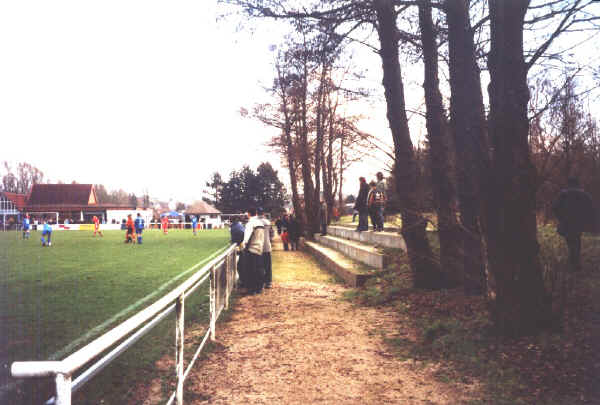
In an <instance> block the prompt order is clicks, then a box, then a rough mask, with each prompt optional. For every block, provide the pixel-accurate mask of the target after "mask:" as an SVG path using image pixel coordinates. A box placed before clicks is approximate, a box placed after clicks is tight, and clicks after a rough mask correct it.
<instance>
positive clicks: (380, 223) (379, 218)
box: [375, 206, 384, 231]
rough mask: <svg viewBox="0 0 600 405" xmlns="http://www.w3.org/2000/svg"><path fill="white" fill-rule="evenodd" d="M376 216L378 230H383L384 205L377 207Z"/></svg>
mask: <svg viewBox="0 0 600 405" xmlns="http://www.w3.org/2000/svg"><path fill="white" fill-rule="evenodd" d="M375 218H376V219H377V230H379V231H383V221H384V217H383V206H380V207H377V208H376V209H375Z"/></svg>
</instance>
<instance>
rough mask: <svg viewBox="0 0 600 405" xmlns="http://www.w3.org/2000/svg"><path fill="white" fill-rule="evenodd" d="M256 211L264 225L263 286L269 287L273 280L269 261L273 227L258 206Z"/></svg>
mask: <svg viewBox="0 0 600 405" xmlns="http://www.w3.org/2000/svg"><path fill="white" fill-rule="evenodd" d="M258 212H259V213H260V219H261V220H262V222H263V225H264V227H265V230H264V234H265V243H264V248H263V263H264V264H263V266H264V269H265V277H264V288H271V283H272V282H273V267H272V262H271V240H272V239H273V236H274V234H275V232H274V231H273V227H272V226H271V221H269V219H268V218H265V216H264V215H263V211H262V209H260V208H259V210H258Z"/></svg>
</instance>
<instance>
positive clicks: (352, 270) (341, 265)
mask: <svg viewBox="0 0 600 405" xmlns="http://www.w3.org/2000/svg"><path fill="white" fill-rule="evenodd" d="M300 246H301V248H302V250H304V251H306V252H308V253H310V254H311V255H313V256H314V257H316V258H317V260H318V261H320V262H321V263H323V264H324V265H325V267H327V268H328V269H329V270H331V271H333V272H334V273H336V274H337V275H338V276H339V277H340V278H342V279H343V280H344V281H345V282H346V283H347V284H348V285H350V286H351V287H360V286H361V285H363V284H364V283H365V281H367V280H368V279H369V278H370V277H372V274H369V271H372V270H373V269H370V268H368V267H367V266H365V265H364V264H362V263H359V262H357V261H355V260H352V259H350V258H349V257H347V256H345V255H343V254H342V253H340V252H338V251H336V250H334V249H332V248H329V247H327V246H323V245H320V244H318V243H315V242H311V241H307V240H304V238H302V239H301V242H300Z"/></svg>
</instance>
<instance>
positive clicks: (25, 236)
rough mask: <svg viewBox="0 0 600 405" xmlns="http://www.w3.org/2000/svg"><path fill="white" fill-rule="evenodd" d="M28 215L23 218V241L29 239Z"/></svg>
mask: <svg viewBox="0 0 600 405" xmlns="http://www.w3.org/2000/svg"><path fill="white" fill-rule="evenodd" d="M29 225H30V223H29V215H25V218H23V239H29V235H30V233H29Z"/></svg>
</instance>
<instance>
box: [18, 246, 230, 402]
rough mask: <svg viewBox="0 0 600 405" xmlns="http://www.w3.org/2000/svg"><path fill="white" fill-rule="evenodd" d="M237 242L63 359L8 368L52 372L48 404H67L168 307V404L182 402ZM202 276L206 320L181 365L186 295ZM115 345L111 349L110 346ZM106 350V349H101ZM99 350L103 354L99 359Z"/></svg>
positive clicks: (225, 290)
mask: <svg viewBox="0 0 600 405" xmlns="http://www.w3.org/2000/svg"><path fill="white" fill-rule="evenodd" d="M235 247H236V245H235V244H233V245H231V246H229V247H228V248H227V249H226V250H225V251H224V252H223V253H221V254H220V255H219V256H217V257H216V258H215V259H213V260H212V261H210V262H209V263H207V264H206V265H204V266H203V267H202V268H201V269H200V270H198V271H197V272H196V273H194V274H193V275H192V276H191V277H190V278H188V279H187V280H186V281H184V282H183V283H182V284H180V285H179V286H178V287H177V288H175V289H174V290H172V291H171V292H170V293H168V294H167V295H165V296H164V297H162V298H161V299H159V300H158V301H156V302H155V303H154V304H152V305H150V306H148V307H146V308H145V309H143V310H141V311H140V312H138V313H137V314H135V315H134V316H132V317H131V318H129V319H127V320H126V321H124V322H122V323H121V324H119V325H118V326H116V327H114V328H113V329H111V330H109V331H108V332H106V333H105V334H103V335H102V336H100V337H98V338H97V339H95V340H94V341H92V342H91V343H89V344H88V345H86V346H85V347H83V348H81V349H79V350H77V351H76V352H75V353H73V354H71V355H70V356H68V357H67V358H65V359H64V360H62V361H16V362H14V363H12V365H11V373H12V376H13V377H16V378H35V377H54V380H55V383H56V396H55V397H52V398H50V399H49V400H48V401H47V402H46V404H56V405H70V404H71V396H72V394H73V393H74V392H76V391H77V390H78V389H80V388H81V387H82V386H83V385H84V384H85V383H86V382H87V381H89V380H90V379H91V378H92V377H94V376H95V375H96V374H98V373H99V372H100V371H101V370H102V369H104V368H105V367H106V366H108V365H109V364H110V363H111V362H112V361H113V360H114V359H116V358H117V357H118V356H119V355H120V354H121V353H123V352H124V351H125V350H127V349H128V348H129V347H130V346H132V345H133V344H134V343H135V342H137V341H138V340H139V339H140V338H141V337H143V336H144V335H146V334H147V333H148V332H149V331H150V330H151V329H152V328H153V327H154V326H156V325H157V324H158V323H159V322H160V321H162V320H163V319H164V318H166V317H167V316H168V315H169V314H170V313H171V312H173V311H175V312H176V314H177V317H176V323H175V349H176V351H175V353H176V356H175V374H176V375H177V387H176V390H175V392H173V394H172V395H171V396H170V397H169V400H168V401H167V404H168V405H170V404H173V403H174V402H175V403H176V404H177V405H182V404H183V383H184V381H185V379H186V378H187V376H188V374H189V372H190V370H191V368H192V366H193V365H194V363H195V362H196V360H197V359H198V356H199V355H200V352H201V351H202V348H203V347H204V345H205V343H206V341H207V339H208V338H209V337H210V339H211V340H213V341H214V340H215V326H216V322H217V319H218V318H219V315H220V314H221V312H222V310H223V309H227V308H228V307H229V298H230V295H231V292H232V291H233V288H234V286H235V281H236V280H235V278H236V274H237V273H236V263H237V255H236V249H235ZM206 280H209V282H210V301H209V302H210V323H209V326H208V329H207V330H206V332H205V334H204V338H203V339H202V342H201V343H200V345H199V346H198V348H197V350H196V352H195V353H194V356H193V358H192V359H191V361H190V362H189V364H188V365H187V368H184V361H183V344H184V313H185V299H186V298H187V297H188V296H189V295H190V294H192V293H193V292H195V291H196V290H197V289H198V287H200V286H201V285H202V284H203V283H204V282H205V281H206ZM115 345H117V346H116V347H114V348H113V349H112V350H110V351H108V350H109V349H110V348H111V347H113V346H115ZM103 354H104V355H103ZM100 355H103V356H102V357H101V358H99V359H97V358H98V357H99V356H100ZM94 359H97V361H95V362H94V364H92V365H90V366H89V367H88V368H87V369H86V370H84V371H83V372H81V374H79V375H78V376H77V378H75V379H73V375H74V374H75V373H77V372H80V371H82V370H81V369H82V367H83V366H84V365H86V364H87V363H88V362H90V361H92V360H94Z"/></svg>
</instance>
